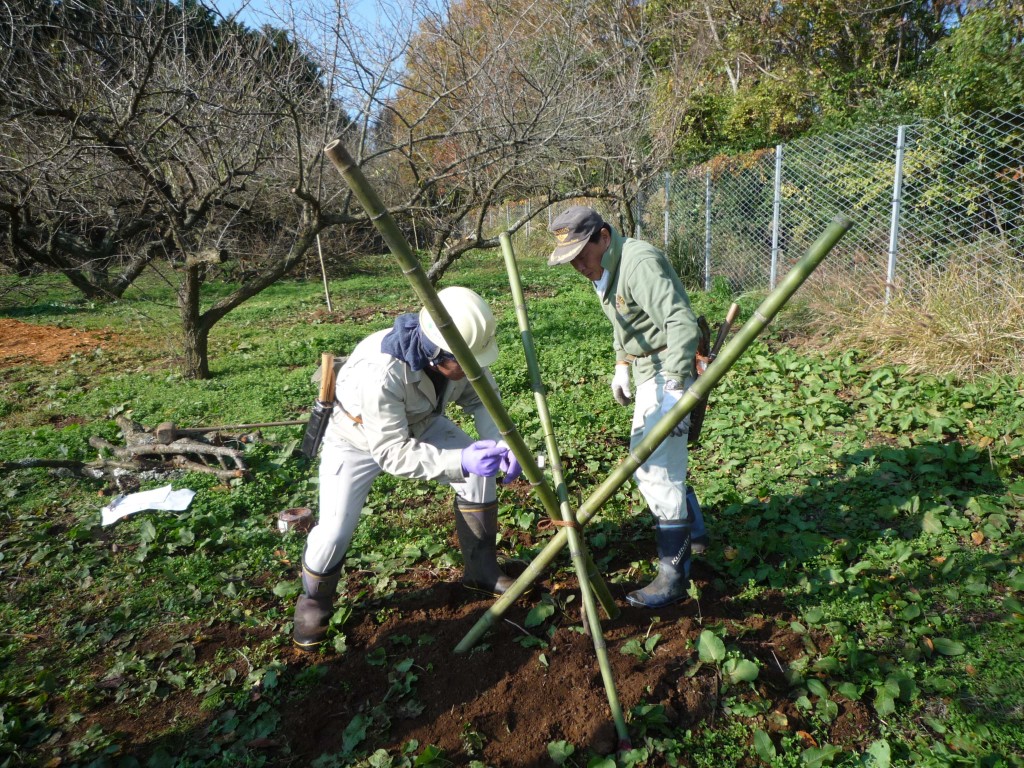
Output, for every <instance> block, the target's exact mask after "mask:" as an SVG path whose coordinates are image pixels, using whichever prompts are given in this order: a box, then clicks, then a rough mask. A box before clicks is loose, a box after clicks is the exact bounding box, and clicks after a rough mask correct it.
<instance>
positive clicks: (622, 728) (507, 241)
mask: <svg viewBox="0 0 1024 768" xmlns="http://www.w3.org/2000/svg"><path fill="white" fill-rule="evenodd" d="M498 240H499V241H500V243H501V252H502V255H503V256H504V257H505V270H506V271H507V272H508V283H509V287H510V288H511V289H512V299H513V300H514V302H515V307H516V320H518V322H519V335H520V336H521V337H522V340H523V352H524V353H525V354H526V367H527V369H528V370H529V372H530V386H531V388H532V389H533V396H534V399H535V400H536V402H537V415H538V416H539V418H540V423H541V427H542V428H543V429H544V445H545V447H546V448H547V451H548V456H549V457H550V459H551V476H552V478H553V479H554V481H555V490H556V492H557V494H558V503H559V509H560V510H561V513H562V520H563V521H565V523H566V526H565V531H566V536H567V537H568V541H569V555H570V557H571V558H572V563H573V566H575V568H576V574H577V576H578V578H579V582H580V596H581V597H582V599H583V607H584V611H583V614H584V620H585V621H586V622H587V623H588V625H589V629H590V636H591V638H592V639H593V641H594V654H595V655H596V656H597V665H598V668H599V669H600V670H601V680H602V681H603V682H604V689H605V693H607V695H608V708H609V709H610V710H611V714H612V720H613V721H614V723H615V731H616V733H618V736H619V751H622V750H624V749H629V748H630V743H629V731H628V730H627V729H626V719H625V717H623V714H622V705H621V704H620V703H619V694H618V692H617V691H616V690H615V679H614V678H613V676H612V667H611V663H610V662H609V661H608V646H607V645H606V644H605V641H604V632H603V631H602V630H601V619H600V617H599V616H598V615H597V602H596V599H595V596H594V592H593V590H592V589H591V587H590V581H591V580H590V579H589V578H588V575H589V574H588V565H593V560H591V559H590V558H589V557H588V553H587V549H586V543H585V542H584V541H583V536H582V534H581V533H580V531H579V530H578V527H577V524H576V519H575V516H574V515H573V511H572V507H571V506H570V505H569V491H568V489H567V488H566V485H565V476H564V474H563V472H562V459H561V455H560V453H559V451H558V442H557V441H556V439H555V432H554V427H553V426H552V422H551V413H550V412H549V411H548V401H547V397H546V393H545V389H544V382H543V380H542V379H541V375H540V364H539V363H538V362H537V352H536V349H535V348H534V346H533V332H532V331H531V330H530V318H529V316H528V315H527V313H526V298H525V297H524V296H523V284H522V281H521V280H520V277H519V267H518V265H517V264H516V257H515V254H514V253H513V251H512V240H511V238H510V237H509V235H508V232H502V233H501V234H500V235H498ZM612 618H614V617H612Z"/></svg>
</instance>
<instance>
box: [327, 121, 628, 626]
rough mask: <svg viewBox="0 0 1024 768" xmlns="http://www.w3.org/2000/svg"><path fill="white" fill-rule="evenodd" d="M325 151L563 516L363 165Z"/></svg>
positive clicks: (609, 607)
mask: <svg viewBox="0 0 1024 768" xmlns="http://www.w3.org/2000/svg"><path fill="white" fill-rule="evenodd" d="M324 154H326V155H327V157H328V158H329V159H330V161H331V162H332V163H333V164H334V167H335V168H337V169H338V172H339V173H340V174H341V176H342V178H344V179H345V181H346V183H347V184H348V185H349V187H351V189H352V192H353V193H354V194H355V196H356V197H357V198H358V199H359V202H360V203H362V205H363V208H365V209H366V212H367V213H368V214H369V216H370V220H371V221H372V222H373V225H374V226H375V227H376V228H377V231H378V232H380V234H381V236H382V237H383V238H384V242H385V243H387V246H388V248H389V249H390V251H391V253H392V254H394V256H395V258H396V259H397V260H398V263H399V265H400V266H401V268H402V274H404V275H405V276H406V278H408V280H409V283H410V284H411V285H412V288H413V290H414V291H415V292H416V295H417V296H418V297H419V299H420V301H421V302H422V303H423V306H424V307H425V308H426V310H427V312H428V313H429V314H430V316H431V317H432V318H433V320H434V322H435V323H436V324H437V328H438V330H439V331H441V335H442V336H443V337H444V340H445V342H446V343H447V344H448V347H449V348H450V349H451V351H452V354H454V355H455V359H456V360H458V361H459V365H460V366H461V367H462V369H463V370H464V371H465V372H466V378H467V379H468V380H469V383H470V384H471V385H472V386H473V389H474V390H476V393H477V395H479V397H480V401H481V402H482V403H483V405H484V407H485V408H486V409H487V412H488V413H489V414H490V415H491V418H492V419H494V423H495V424H496V425H497V427H498V430H499V432H500V433H501V437H502V439H503V440H504V441H505V442H506V443H508V445H509V447H510V448H511V449H512V453H513V454H515V457H516V458H517V459H518V460H519V464H520V465H521V466H522V468H523V475H525V476H526V479H527V480H529V481H530V485H531V486H532V487H533V490H534V492H535V493H536V494H537V497H538V498H539V499H540V501H541V503H542V504H543V505H544V509H545V511H546V512H547V514H548V515H549V516H550V517H551V518H552V519H555V520H559V519H561V514H560V512H559V507H558V501H557V499H556V498H555V494H554V492H553V491H552V490H551V487H550V486H549V485H548V484H547V482H546V481H545V479H544V474H543V473H542V472H541V470H540V468H539V467H538V466H537V462H536V460H535V459H534V457H533V453H532V452H531V451H530V449H529V448H528V447H527V445H526V442H525V441H524V440H523V438H522V436H521V435H520V434H519V430H518V429H516V426H515V424H514V423H513V422H512V419H511V418H510V417H509V415H508V411H506V410H505V406H503V405H502V404H501V398H500V397H498V393H497V392H495V390H494V387H492V386H491V383H490V382H489V381H488V380H487V378H486V377H485V376H484V375H483V371H482V369H481V368H480V365H479V364H478V363H477V362H476V358H475V357H474V356H473V353H472V352H471V351H470V349H469V345H467V344H466V341H465V339H463V338H462V334H460V333H459V330H458V328H456V327H455V325H454V323H453V322H452V318H451V316H450V315H449V314H448V310H447V309H445V307H444V304H442V303H441V300H440V299H439V298H438V296H437V291H436V290H434V286H433V285H432V284H431V282H430V278H428V277H427V274H426V272H424V271H423V267H422V266H420V263H419V260H418V259H417V258H416V256H415V254H414V253H413V252H412V249H411V248H410V247H409V243H408V241H406V239H405V236H404V235H402V232H401V230H400V229H399V228H398V225H397V224H396V223H395V220H394V219H393V218H392V217H391V214H390V213H388V210H387V208H385V207H384V203H383V202H382V201H381V199H380V197H378V196H377V193H376V191H374V189H373V186H372V185H371V184H370V182H369V181H368V180H367V179H366V176H364V175H363V172H362V169H361V168H360V167H359V166H358V165H356V163H355V161H354V160H353V159H352V157H351V155H349V153H348V150H346V149H345V147H344V145H343V144H342V142H341V140H340V139H335V140H334V141H332V142H330V143H329V144H328V145H327V146H326V147H324ZM587 575H588V578H589V579H590V582H591V585H592V586H593V587H594V591H595V592H596V594H597V595H598V599H599V600H600V601H601V607H602V608H604V610H605V613H606V614H607V615H608V616H611V617H614V616H616V615H618V607H617V606H616V605H615V600H614V598H613V597H612V594H611V591H610V590H609V589H608V585H607V584H605V583H604V580H603V579H602V578H601V576H600V574H599V573H598V572H597V568H596V566H594V567H592V568H591V569H588V574H587Z"/></svg>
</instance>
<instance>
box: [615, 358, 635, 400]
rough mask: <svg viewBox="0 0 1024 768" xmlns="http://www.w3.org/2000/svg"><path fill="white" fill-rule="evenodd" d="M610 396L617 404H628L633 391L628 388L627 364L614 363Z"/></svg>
mask: <svg viewBox="0 0 1024 768" xmlns="http://www.w3.org/2000/svg"><path fill="white" fill-rule="evenodd" d="M612 397H614V398H615V402H617V403H618V404H619V405H629V401H630V400H632V399H633V392H632V390H630V388H629V364H628V363H616V364H615V375H614V376H612Z"/></svg>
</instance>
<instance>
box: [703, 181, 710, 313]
mask: <svg viewBox="0 0 1024 768" xmlns="http://www.w3.org/2000/svg"><path fill="white" fill-rule="evenodd" d="M710 291H711V169H710V168H709V169H708V170H707V171H705V189H704V292H705V293H710Z"/></svg>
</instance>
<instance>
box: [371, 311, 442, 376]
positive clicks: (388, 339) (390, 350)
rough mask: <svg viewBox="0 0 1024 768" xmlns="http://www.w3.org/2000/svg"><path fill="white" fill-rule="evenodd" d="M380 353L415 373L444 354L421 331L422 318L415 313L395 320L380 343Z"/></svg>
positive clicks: (400, 316)
mask: <svg viewBox="0 0 1024 768" xmlns="http://www.w3.org/2000/svg"><path fill="white" fill-rule="evenodd" d="M380 351H381V352H385V353H386V354H389V355H391V356H392V357H397V358H398V359H399V360H401V361H402V362H404V363H407V364H408V365H409V367H410V368H412V369H413V370H414V371H422V370H423V369H424V368H426V367H427V366H428V365H429V364H430V361H431V360H436V359H437V358H438V357H439V356H440V355H441V352H442V350H441V348H440V347H439V346H437V344H434V343H433V342H432V341H431V340H430V339H428V338H427V337H426V336H424V335H423V333H422V332H421V331H420V318H419V315H417V314H414V313H409V314H406V315H399V316H398V317H396V318H395V324H394V326H393V327H392V328H391V331H390V332H389V333H388V334H387V335H386V336H385V337H384V340H383V341H381V343H380Z"/></svg>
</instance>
